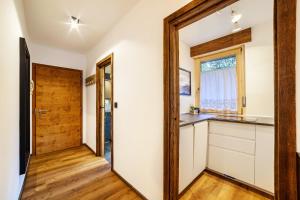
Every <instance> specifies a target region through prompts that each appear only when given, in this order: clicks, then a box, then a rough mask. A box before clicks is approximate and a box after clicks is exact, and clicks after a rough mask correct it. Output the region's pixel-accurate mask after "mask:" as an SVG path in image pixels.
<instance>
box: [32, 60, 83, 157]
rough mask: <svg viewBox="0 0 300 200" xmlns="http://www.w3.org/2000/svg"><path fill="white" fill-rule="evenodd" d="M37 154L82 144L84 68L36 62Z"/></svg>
mask: <svg viewBox="0 0 300 200" xmlns="http://www.w3.org/2000/svg"><path fill="white" fill-rule="evenodd" d="M35 73H36V109H42V110H44V112H42V113H40V112H36V154H37V155H38V154H43V153H49V152H53V151H57V150H63V149H67V148H71V147H76V146H80V145H81V137H82V134H81V132H82V72H81V71H79V70H70V69H64V68H58V67H51V66H45V65H37V66H36V72H35Z"/></svg>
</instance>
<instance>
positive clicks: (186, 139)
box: [179, 121, 208, 192]
mask: <svg viewBox="0 0 300 200" xmlns="http://www.w3.org/2000/svg"><path fill="white" fill-rule="evenodd" d="M179 135H180V136H179V137H180V138H179V192H182V191H183V190H184V189H185V188H186V187H187V186H188V185H189V184H190V183H191V182H192V181H193V180H194V179H195V178H196V177H197V176H198V175H199V174H200V173H201V172H202V171H203V170H204V169H205V168H206V158H207V135H208V122H207V121H204V122H199V123H196V124H194V125H189V126H184V127H181V128H180V134H179Z"/></svg>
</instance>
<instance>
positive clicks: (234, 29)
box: [232, 22, 242, 33]
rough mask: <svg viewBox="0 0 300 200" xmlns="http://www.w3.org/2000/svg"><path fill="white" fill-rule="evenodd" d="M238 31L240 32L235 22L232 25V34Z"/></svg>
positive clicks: (238, 25)
mask: <svg viewBox="0 0 300 200" xmlns="http://www.w3.org/2000/svg"><path fill="white" fill-rule="evenodd" d="M240 30H242V28H241V27H240V24H239V22H235V23H234V24H233V29H232V32H233V33H236V32H239V31H240Z"/></svg>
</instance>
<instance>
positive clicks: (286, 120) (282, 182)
mask: <svg viewBox="0 0 300 200" xmlns="http://www.w3.org/2000/svg"><path fill="white" fill-rule="evenodd" d="M236 1H238V0H193V1H192V2H190V3H189V4H187V5H186V6H184V7H182V8H181V9H179V10H178V11H176V12H174V13H173V14H171V15H170V16H168V17H167V18H165V19H164V199H165V200H175V199H178V171H179V160H178V156H179V155H178V150H179V111H178V109H179V95H178V94H179V87H178V78H179V77H178V76H179V74H178V72H179V66H178V30H179V29H180V28H183V27H185V26H187V25H190V24H191V23H193V22H195V21H198V20H199V19H202V18H204V17H206V16H208V15H210V14H212V13H214V12H216V11H218V10H220V9H222V8H224V7H226V6H228V5H231V4H232V3H235V2H236ZM274 2H275V4H274V11H275V12H274V30H275V32H274V41H275V67H274V71H275V124H276V125H275V146H276V149H275V193H276V194H275V199H278V200H285V199H289V200H296V199H297V186H296V184H297V183H296V157H295V152H296V137H295V136H296V120H295V118H296V106H295V105H296V101H295V99H296V96H295V51H296V45H295V44H296V0H274Z"/></svg>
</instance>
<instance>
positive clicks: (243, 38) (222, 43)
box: [191, 28, 252, 57]
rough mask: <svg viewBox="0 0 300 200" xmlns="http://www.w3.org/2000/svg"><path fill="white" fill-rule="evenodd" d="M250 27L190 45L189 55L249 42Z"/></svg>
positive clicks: (197, 54) (192, 55)
mask: <svg viewBox="0 0 300 200" xmlns="http://www.w3.org/2000/svg"><path fill="white" fill-rule="evenodd" d="M251 34H252V31H251V28H247V29H245V30H242V31H239V32H237V33H233V34H230V35H226V36H224V37H221V38H218V39H215V40H212V41H209V42H205V43H202V44H199V45H196V46H193V47H191V57H195V56H200V55H203V54H206V53H210V52H213V51H218V50H221V49H225V48H228V47H232V46H236V45H240V44H244V43H247V42H251Z"/></svg>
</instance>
